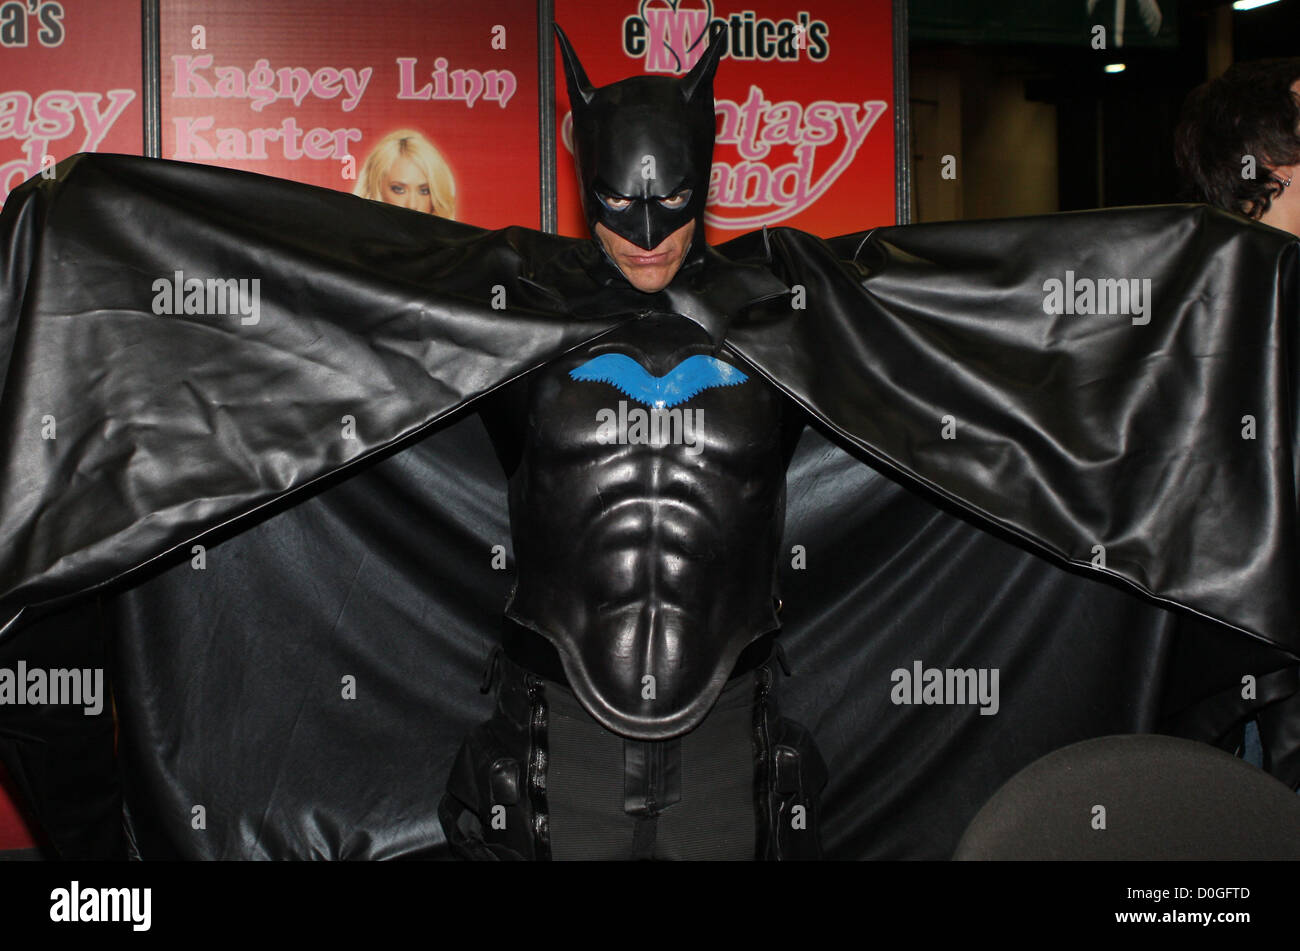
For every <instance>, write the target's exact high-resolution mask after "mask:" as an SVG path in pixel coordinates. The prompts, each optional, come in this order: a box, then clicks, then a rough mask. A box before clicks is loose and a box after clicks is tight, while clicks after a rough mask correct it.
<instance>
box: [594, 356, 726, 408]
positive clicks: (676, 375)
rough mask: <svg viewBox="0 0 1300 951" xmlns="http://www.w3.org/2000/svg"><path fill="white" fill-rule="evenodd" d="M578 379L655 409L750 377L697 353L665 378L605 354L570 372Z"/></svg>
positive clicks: (669, 372)
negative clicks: (610, 389)
mask: <svg viewBox="0 0 1300 951" xmlns="http://www.w3.org/2000/svg"><path fill="white" fill-rule="evenodd" d="M569 376H570V377H572V378H573V379H575V380H589V381H591V382H593V383H608V384H609V385H610V386H613V387H615V388H616V389H619V390H621V391H623V392H624V393H625V394H627V395H628V396H630V397H631V398H632V399H634V400H636V401H637V402H638V403H644V404H645V405H646V406H651V407H654V408H655V409H667V408H668V407H670V406H676V405H677V404H678V403H685V402H686V401H687V400H689V399H690V398H691V397H692V396H694V395H695V394H697V393H702V392H704V391H705V390H710V389H712V388H713V387H715V386H739V385H740V384H741V383H744V382H745V381H746V380H747V379H749V377H747V376H745V374H743V373H741V372H740V371H739V370H737V369H736V368H735V367H733V366H732V365H731V364H730V363H723V362H722V361H721V360H719V359H718V358H717V357H706V356H705V355H704V354H702V353H697V354H696V355H695V356H693V357H687V358H686V359H685V360H683V361H682V362H681V363H679V364H677V366H675V367H673V368H672V369H671V370H669V371H668V372H667V373H665V374H664V375H663V376H652V375H651V374H650V373H649V372H648V371H647V370H646V368H645V367H643V366H641V364H639V363H637V362H636V361H635V360H633V359H632V358H631V357H629V356H627V355H626V354H623V353H602V354H601V355H600V356H598V357H593V358H592V359H590V360H588V361H587V362H586V363H584V364H583V365H582V366H580V367H574V368H573V369H572V370H570V371H569Z"/></svg>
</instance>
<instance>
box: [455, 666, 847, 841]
mask: <svg viewBox="0 0 1300 951" xmlns="http://www.w3.org/2000/svg"><path fill="white" fill-rule="evenodd" d="M500 664H501V679H500V686H499V688H498V692H497V708H496V712H495V714H494V715H493V717H492V719H491V720H489V721H488V722H487V723H485V724H483V725H482V726H480V727H478V728H477V729H476V730H474V731H473V732H472V733H471V734H470V735H469V737H468V738H467V739H466V740H465V743H464V745H463V746H462V747H461V750H460V754H459V755H458V756H457V757H456V762H455V765H454V766H453V767H452V773H451V778H450V779H449V781H448V784H447V794H446V795H445V796H444V797H443V800H442V804H441V806H440V808H439V817H440V819H441V820H442V825H443V828H444V830H445V831H446V833H447V838H448V840H449V842H450V843H451V846H452V848H453V850H454V851H455V852H456V854H457V855H458V856H460V857H462V858H467V859H489V860H491V859H543V860H545V859H554V860H557V861H559V860H572V859H579V860H580V859H587V860H632V859H713V860H728V859H730V860H753V859H769V860H772V859H816V858H820V857H821V846H820V843H819V841H818V835H817V803H816V800H817V796H818V794H819V793H820V792H821V789H822V787H823V786H824V785H825V783H826V767H825V764H824V763H823V762H822V758H821V756H820V754H819V753H818V752H817V748H816V746H815V745H814V744H813V741H812V737H811V736H810V735H809V733H808V731H807V730H805V729H804V728H802V727H800V726H799V725H798V724H796V723H793V722H792V721H790V720H787V719H784V718H782V717H781V716H779V714H778V712H777V707H776V702H775V697H774V696H773V694H772V681H773V675H772V671H771V670H770V668H769V667H768V666H767V665H763V666H760V667H758V668H757V669H755V670H752V671H749V672H748V673H745V674H741V675H739V676H736V677H733V678H732V679H731V680H730V681H728V683H727V685H726V687H725V688H724V689H723V692H722V694H721V696H720V697H719V698H718V702H717V703H716V704H715V705H714V707H713V709H712V710H710V711H709V715H708V716H707V717H706V718H705V720H704V722H702V723H701V724H700V725H699V726H698V727H696V728H695V729H694V730H692V731H691V732H689V733H687V734H685V735H683V736H681V737H677V738H675V739H672V740H662V741H651V742H643V741H637V740H628V739H625V738H624V737H621V736H619V735H617V734H615V733H611V732H609V731H608V730H606V729H605V728H604V727H602V726H601V725H600V724H598V723H597V722H596V721H595V720H594V719H592V718H591V716H590V715H589V714H588V713H587V712H586V711H585V710H584V709H583V708H582V707H581V705H579V704H578V702H577V700H576V699H574V697H573V694H572V693H570V692H569V690H568V689H567V688H566V687H564V686H562V685H561V684H558V683H555V682H554V681H550V680H546V679H544V678H542V677H539V676H537V675H536V674H533V673H530V672H528V671H526V670H524V669H523V668H521V667H519V666H518V665H516V664H514V663H512V662H511V661H510V660H509V659H508V658H505V657H502V658H500Z"/></svg>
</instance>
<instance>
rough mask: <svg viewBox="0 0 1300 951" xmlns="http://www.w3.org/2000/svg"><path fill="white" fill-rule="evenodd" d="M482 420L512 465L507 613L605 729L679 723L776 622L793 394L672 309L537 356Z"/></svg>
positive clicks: (795, 427)
mask: <svg viewBox="0 0 1300 951" xmlns="http://www.w3.org/2000/svg"><path fill="white" fill-rule="evenodd" d="M484 419H485V422H486V423H487V426H488V431H489V433H490V434H491V436H492V439H493V441H494V443H495V445H496V447H497V452H498V455H499V456H500V457H501V460H502V464H503V465H504V466H505V469H506V474H507V476H508V477H509V480H510V524H511V531H512V535H513V539H514V553H515V560H516V566H517V572H518V579H517V583H516V586H515V590H514V593H513V594H512V596H511V599H510V603H509V605H508V606H507V608H506V613H507V615H508V616H509V617H510V618H512V619H513V620H515V621H517V622H518V623H520V624H523V625H524V626H526V627H529V628H531V629H533V630H535V631H537V632H539V633H541V634H542V635H544V636H545V637H546V638H548V639H549V640H550V641H551V643H552V644H554V645H555V647H556V648H557V649H558V650H559V653H560V657H561V660H562V662H563V665H564V670H565V674H566V675H567V677H568V679H569V683H570V685H571V686H572V688H573V691H574V693H575V694H576V695H577V696H578V698H579V699H580V700H581V701H582V702H583V704H584V705H585V706H586V707H587V708H588V709H589V710H590V711H591V713H592V715H593V716H594V717H595V718H596V719H597V720H598V721H600V722H601V723H602V724H603V725H604V726H606V727H607V728H608V729H610V730H613V731H614V732H617V733H621V734H623V735H625V736H629V737H633V738H636V739H662V738H665V737H669V736H674V735H677V734H680V733H683V732H685V731H687V730H689V729H691V728H692V727H693V726H695V725H696V724H698V723H699V721H700V720H701V719H703V717H704V716H705V714H706V713H707V712H708V710H709V708H710V707H711V706H712V705H713V703H714V701H715V699H716V697H717V695H718V692H719V691H720V690H721V689H722V686H723V684H724V683H725V681H726V679H727V676H728V673H729V672H730V671H731V669H732V665H733V664H734V663H735V661H736V658H737V657H738V656H739V654H740V652H741V651H742V650H743V649H744V647H745V646H746V645H747V644H748V643H750V641H752V640H753V639H754V638H756V637H759V636H760V635H762V634H765V633H767V632H769V631H772V630H774V629H776V628H777V626H778V622H777V619H776V615H775V609H774V598H773V594H774V580H775V572H776V562H777V558H778V554H779V553H778V549H779V546H780V543H781V533H782V528H783V524H784V515H785V472H786V468H787V466H788V464H789V461H790V457H791V455H792V453H793V449H794V444H795V442H796V440H797V438H798V434H799V430H800V428H801V425H802V423H801V420H800V417H799V416H798V414H797V408H796V407H795V406H794V405H793V404H792V403H791V402H790V401H789V400H788V399H786V398H785V397H784V396H782V395H781V394H780V393H778V392H777V391H776V390H775V389H774V388H773V387H772V386H771V385H770V384H768V383H767V382H766V381H765V380H764V379H762V378H761V377H760V376H758V375H757V374H756V373H754V372H753V371H752V370H750V369H749V368H748V367H747V366H745V365H744V364H743V363H742V362H741V361H740V360H739V358H738V357H737V356H736V355H735V354H733V353H731V352H730V351H729V350H728V348H727V347H726V346H725V344H724V345H723V346H722V347H721V348H716V347H714V346H713V345H712V344H711V342H710V340H709V337H708V335H707V334H706V333H705V332H704V331H703V330H702V329H701V328H700V327H698V326H697V325H696V324H695V323H693V322H691V321H690V320H688V319H686V318H684V317H682V316H679V315H675V314H673V315H653V316H645V317H642V318H641V319H639V320H636V321H633V322H632V323H631V324H629V325H627V326H626V327H624V328H620V329H619V330H617V331H615V332H613V333H611V334H608V335H606V336H604V337H602V338H600V339H599V340H597V341H596V342H594V343H592V344H589V345H588V346H586V347H583V348H580V349H579V350H577V351H574V352H572V353H570V354H567V355H566V356H565V357H564V358H562V359H560V360H557V361H555V362H553V363H550V364H548V365H547V366H545V367H542V368H541V369H539V370H537V371H534V372H533V373H532V374H530V375H529V376H527V377H525V378H523V379H521V380H518V381H516V382H515V383H514V384H512V385H511V386H510V387H508V388H507V389H506V390H505V391H504V392H503V393H501V394H500V395H499V396H498V397H496V398H495V399H494V401H493V403H492V404H491V405H490V406H489V408H488V409H487V410H486V411H485V412H484Z"/></svg>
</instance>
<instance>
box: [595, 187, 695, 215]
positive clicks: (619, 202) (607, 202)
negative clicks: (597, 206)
mask: <svg viewBox="0 0 1300 951" xmlns="http://www.w3.org/2000/svg"><path fill="white" fill-rule="evenodd" d="M600 200H601V202H602V203H603V204H604V206H605V207H606V208H608V209H609V210H610V211H626V210H627V209H628V208H630V207H632V199H631V198H624V197H623V196H621V195H601V196H600ZM690 200H691V190H690V189H689V188H683V189H682V190H681V191H679V192H676V193H674V194H672V195H669V196H668V197H667V198H659V199H657V201H658V202H659V204H660V205H662V206H663V207H665V208H667V209H668V210H669V211H676V210H677V209H679V208H685V207H686V205H687V203H688V202H689V201H690Z"/></svg>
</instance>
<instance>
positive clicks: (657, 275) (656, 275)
mask: <svg viewBox="0 0 1300 951" xmlns="http://www.w3.org/2000/svg"><path fill="white" fill-rule="evenodd" d="M619 270H620V271H621V272H622V273H623V277H625V278H627V282H628V283H629V284H631V285H632V286H633V287H635V288H636V289H637V290H638V291H641V293H643V294H654V293H657V292H659V291H661V290H663V289H664V288H665V287H667V286H668V285H669V284H670V283H672V279H673V277H674V276H675V275H676V273H677V269H676V268H670V267H644V266H643V267H637V266H636V265H631V264H628V265H620V266H619Z"/></svg>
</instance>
